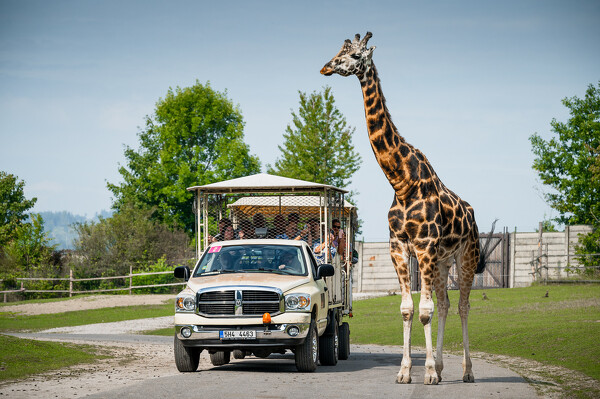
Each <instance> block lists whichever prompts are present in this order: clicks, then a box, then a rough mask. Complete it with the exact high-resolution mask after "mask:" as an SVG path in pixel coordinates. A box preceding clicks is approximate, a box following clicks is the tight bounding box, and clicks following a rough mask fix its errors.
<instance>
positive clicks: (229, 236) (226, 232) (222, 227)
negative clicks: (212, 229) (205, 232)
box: [208, 218, 235, 243]
mask: <svg viewBox="0 0 600 399" xmlns="http://www.w3.org/2000/svg"><path fill="white" fill-rule="evenodd" d="M233 239H235V231H234V230H233V224H232V223H231V220H229V219H227V218H223V219H221V220H219V234H217V235H216V236H214V237H213V236H210V235H209V236H208V242H210V243H213V242H217V241H227V240H233Z"/></svg>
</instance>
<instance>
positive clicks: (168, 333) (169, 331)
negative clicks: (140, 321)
mask: <svg viewBox="0 0 600 399" xmlns="http://www.w3.org/2000/svg"><path fill="white" fill-rule="evenodd" d="M143 334H144V335H160V336H162V337H172V336H173V335H174V334H175V329H174V328H173V327H167V328H161V329H160V330H151V331H144V333H143Z"/></svg>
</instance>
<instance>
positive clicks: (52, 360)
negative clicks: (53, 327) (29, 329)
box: [0, 335, 106, 381]
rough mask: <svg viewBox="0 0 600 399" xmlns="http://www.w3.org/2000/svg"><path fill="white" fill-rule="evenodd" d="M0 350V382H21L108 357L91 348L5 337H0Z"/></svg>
mask: <svg viewBox="0 0 600 399" xmlns="http://www.w3.org/2000/svg"><path fill="white" fill-rule="evenodd" d="M0 347H1V348H2V350H1V351H0V381H6V380H16V379H22V378H26V377H28V376H30V375H33V374H40V373H43V372H45V371H49V370H55V369H60V368H63V367H69V366H73V365H76V364H81V363H92V362H93V361H95V360H97V359H101V358H105V357H106V356H103V355H99V354H98V353H97V350H96V348H94V347H92V346H88V345H72V344H63V343H57V342H46V341H35V340H29V339H21V338H15V337H9V336H6V335H0Z"/></svg>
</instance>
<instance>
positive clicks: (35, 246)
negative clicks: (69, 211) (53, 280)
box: [1, 214, 54, 273]
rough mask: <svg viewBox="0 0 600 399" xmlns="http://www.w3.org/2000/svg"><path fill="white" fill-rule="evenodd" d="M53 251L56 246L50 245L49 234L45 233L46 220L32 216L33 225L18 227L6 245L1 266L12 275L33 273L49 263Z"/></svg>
mask: <svg viewBox="0 0 600 399" xmlns="http://www.w3.org/2000/svg"><path fill="white" fill-rule="evenodd" d="M53 250H54V246H52V245H50V239H49V238H48V234H47V233H45V232H44V220H43V219H42V217H41V216H40V215H39V214H32V215H31V223H23V224H21V225H19V226H17V228H16V229H15V231H14V233H13V238H12V240H11V241H9V242H8V244H6V245H5V247H4V259H3V260H2V262H1V264H3V265H4V266H5V267H8V268H10V269H11V270H10V271H12V273H15V272H24V271H26V272H29V273H31V272H34V271H35V270H36V269H38V268H41V267H43V266H44V265H45V264H47V263H48V262H49V260H50V257H51V256H52V251H53ZM7 271H8V270H7Z"/></svg>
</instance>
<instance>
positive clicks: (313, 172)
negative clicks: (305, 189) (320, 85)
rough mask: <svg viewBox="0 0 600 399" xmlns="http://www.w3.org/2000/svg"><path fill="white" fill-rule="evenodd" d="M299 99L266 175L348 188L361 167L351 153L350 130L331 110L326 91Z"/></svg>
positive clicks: (329, 96) (329, 95) (334, 108)
mask: <svg viewBox="0 0 600 399" xmlns="http://www.w3.org/2000/svg"><path fill="white" fill-rule="evenodd" d="M298 93H299V95H300V107H299V109H298V112H297V113H296V112H294V111H292V124H291V125H288V126H287V128H286V130H285V131H286V132H285V133H284V135H283V137H284V143H283V146H278V147H279V150H280V151H281V158H279V159H277V160H276V161H275V165H274V166H273V167H271V166H270V165H267V171H268V173H271V174H276V175H279V176H285V177H293V178H296V179H301V180H308V181H312V182H316V183H322V184H329V185H333V186H336V187H340V188H345V187H348V186H349V185H350V183H351V178H352V175H353V174H354V172H356V171H357V170H358V169H359V167H360V164H361V157H360V155H359V154H358V153H357V152H356V151H354V145H353V144H352V134H353V133H354V130H355V129H354V128H353V127H350V126H348V125H347V123H346V118H345V117H344V116H343V115H342V113H341V112H340V111H339V110H338V109H337V108H336V106H335V99H334V97H333V94H332V93H331V88H330V87H324V89H323V92H316V91H315V92H313V93H311V94H306V93H304V92H302V91H299V92H298Z"/></svg>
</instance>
